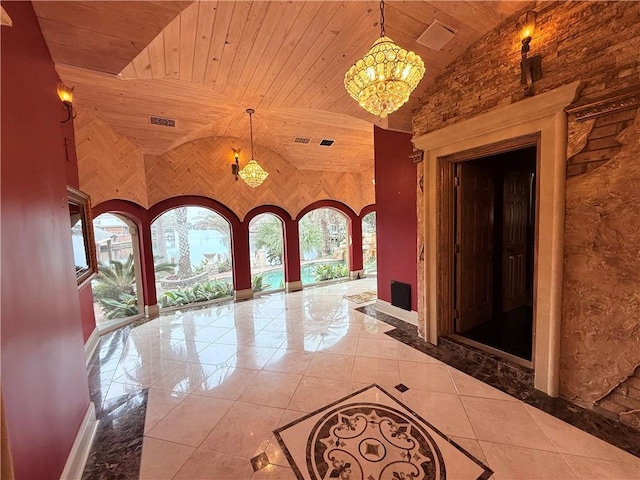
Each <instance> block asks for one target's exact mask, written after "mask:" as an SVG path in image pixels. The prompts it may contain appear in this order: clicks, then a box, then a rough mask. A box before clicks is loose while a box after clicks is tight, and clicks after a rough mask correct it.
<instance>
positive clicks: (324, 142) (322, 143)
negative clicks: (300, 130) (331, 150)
mask: <svg viewBox="0 0 640 480" xmlns="http://www.w3.org/2000/svg"><path fill="white" fill-rule="evenodd" d="M333 142H335V140H327V139H324V140H320V146H321V147H330V146H331V145H333Z"/></svg>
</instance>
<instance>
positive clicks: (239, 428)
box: [200, 402, 284, 464]
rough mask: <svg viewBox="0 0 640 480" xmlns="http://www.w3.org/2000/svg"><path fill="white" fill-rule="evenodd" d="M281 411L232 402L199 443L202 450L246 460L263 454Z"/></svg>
mask: <svg viewBox="0 0 640 480" xmlns="http://www.w3.org/2000/svg"><path fill="white" fill-rule="evenodd" d="M283 413H284V410H283V409H280V408H273V407H266V406H261V407H260V408H256V406H255V405H253V404H249V403H241V402H235V403H234V404H233V405H232V406H231V408H229V410H228V411H227V412H226V413H225V415H224V416H223V417H222V419H221V420H220V421H219V422H218V424H217V425H216V426H215V428H214V429H213V430H212V431H211V433H210V434H209V435H208V436H207V438H206V439H205V440H204V441H203V442H202V445H201V446H200V448H201V449H203V450H209V451H212V452H216V453H223V454H227V455H235V456H238V457H242V458H245V459H246V462H247V463H248V464H249V459H251V458H253V457H255V456H256V455H258V454H260V453H262V452H264V451H265V449H266V448H267V446H268V445H269V442H270V441H271V437H272V432H273V430H274V429H275V428H276V427H277V425H278V422H279V421H280V418H281V417H282V414H283Z"/></svg>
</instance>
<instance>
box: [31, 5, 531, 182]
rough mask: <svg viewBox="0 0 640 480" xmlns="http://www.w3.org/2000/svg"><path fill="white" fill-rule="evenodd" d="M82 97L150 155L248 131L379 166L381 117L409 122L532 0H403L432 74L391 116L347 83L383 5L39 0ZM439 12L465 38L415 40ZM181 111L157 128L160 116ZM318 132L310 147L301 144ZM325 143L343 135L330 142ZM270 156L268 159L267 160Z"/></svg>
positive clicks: (301, 150) (342, 163) (279, 147)
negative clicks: (427, 43)
mask: <svg viewBox="0 0 640 480" xmlns="http://www.w3.org/2000/svg"><path fill="white" fill-rule="evenodd" d="M33 5H34V9H35V11H36V15H37V16H38V20H39V22H40V26H41V28H42V32H43V35H44V38H45V40H46V42H47V44H48V46H49V50H50V52H51V56H52V58H53V60H54V62H55V63H56V68H57V70H58V73H59V75H60V78H61V79H62V80H63V81H64V82H65V83H66V84H68V85H71V86H74V87H75V98H74V106H75V108H76V109H77V110H78V111H79V112H82V111H83V110H84V109H86V110H89V111H91V112H93V113H94V114H95V115H98V116H99V117H100V118H101V119H102V120H104V121H105V122H106V123H107V124H108V125H110V126H111V128H112V129H113V130H114V131H115V132H117V133H119V134H120V135H124V136H126V137H128V138H129V139H130V140H131V141H132V142H133V143H134V144H135V145H137V146H139V147H140V148H141V150H142V151H143V152H144V153H151V154H161V153H164V152H166V151H168V150H170V149H171V148H174V147H176V146H178V145H180V144H182V143H185V142H187V141H191V140H195V139H197V138H202V137H208V136H214V137H237V138H239V139H246V138H247V137H248V136H249V119H248V115H247V114H246V113H245V109H246V108H254V109H255V110H256V113H255V115H254V136H255V141H256V142H257V143H260V144H261V145H264V146H266V147H268V148H270V149H272V150H274V151H276V152H278V153H279V154H280V155H282V156H283V157H284V158H285V159H286V160H288V161H289V162H291V163H292V164H293V165H295V166H296V167H297V168H299V169H310V170H332V171H354V172H355V171H359V170H360V169H362V168H370V167H371V166H372V165H373V127H372V125H373V124H377V125H381V126H384V127H387V128H393V129H397V130H404V131H410V130H411V109H412V108H413V106H414V105H415V103H416V100H417V98H418V97H419V96H420V94H421V93H422V92H423V91H424V90H425V89H426V88H427V86H428V85H429V84H431V83H432V82H433V80H434V79H435V77H436V76H437V75H438V74H439V73H441V72H442V71H443V69H444V68H445V67H446V66H447V65H449V64H450V63H451V62H452V61H453V60H454V59H455V58H457V57H458V56H459V55H461V54H462V52H464V50H465V49H466V48H467V47H468V46H469V45H471V44H472V43H473V42H474V41H476V40H477V39H479V38H480V37H481V36H482V35H484V34H485V33H486V32H487V31H489V30H490V29H492V28H493V27H495V26H496V25H498V24H499V23H500V22H501V21H502V20H504V19H505V18H506V17H507V16H509V15H511V14H512V13H514V12H515V11H517V10H519V9H521V8H523V7H524V6H526V4H524V3H522V2H520V1H487V2H479V1H461V2H454V1H449V2H447V1H443V2H424V1H396V0H388V1H387V2H386V4H385V6H386V8H385V29H386V34H387V36H390V37H391V38H393V39H394V40H395V41H396V42H397V43H398V44H400V45H402V46H403V47H404V48H407V49H410V50H413V51H415V52H416V53H418V54H419V55H420V56H421V57H422V58H423V60H424V61H425V64H426V68H427V73H426V75H425V78H424V79H423V80H422V82H421V84H420V85H419V86H418V88H417V89H416V91H415V92H414V95H413V98H412V100H410V102H409V103H408V104H407V105H405V106H404V107H402V108H401V109H400V110H399V111H397V112H395V113H394V114H392V115H391V116H390V117H389V118H388V119H387V120H385V121H383V120H381V119H379V118H376V117H374V116H372V115H370V114H368V113H367V112H365V111H364V110H363V109H361V108H360V107H359V106H358V104H357V103H356V102H355V101H353V100H352V99H351V98H350V97H349V95H348V94H347V93H346V91H345V89H344V85H343V78H344V73H345V72H346V70H347V69H348V68H349V66H350V65H351V64H352V63H353V62H355V60H357V59H358V58H359V57H361V56H362V55H363V54H364V53H366V51H367V50H368V49H369V48H370V46H371V44H372V43H373V41H374V40H375V39H376V38H377V37H378V35H379V28H380V27H379V15H380V12H379V3H378V2H373V1H344V2H340V1H325V2H317V1H273V2H272V1H248V2H247V1H202V2H188V1H140V2H119V1H70V2H58V1H51V2H49V1H34V2H33ZM434 20H439V21H440V22H441V23H443V24H444V25H446V26H447V27H449V28H451V29H452V30H453V31H455V37H454V38H453V40H452V41H450V42H449V43H448V44H447V45H446V46H445V47H444V48H442V49H441V50H439V51H434V50H431V49H430V48H427V47H424V46H422V45H421V44H418V43H417V42H416V39H417V38H418V37H419V36H420V35H421V34H422V33H423V32H424V31H425V30H426V28H427V27H428V26H429V25H431V24H432V23H433V21H434ZM154 115H155V116H162V117H168V118H171V119H174V120H175V125H176V126H175V128H171V127H165V126H157V125H151V124H150V123H149V116H154ZM296 137H306V138H310V139H311V141H310V143H308V144H299V143H294V138H296ZM322 139H330V140H334V141H335V143H334V144H333V145H332V146H331V147H324V146H320V145H319V142H320V140H322ZM258 160H259V159H258Z"/></svg>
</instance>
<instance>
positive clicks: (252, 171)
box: [238, 108, 269, 188]
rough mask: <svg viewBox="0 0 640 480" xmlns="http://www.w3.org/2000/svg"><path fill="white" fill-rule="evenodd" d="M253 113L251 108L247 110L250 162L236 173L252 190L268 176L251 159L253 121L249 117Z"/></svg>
mask: <svg viewBox="0 0 640 480" xmlns="http://www.w3.org/2000/svg"><path fill="white" fill-rule="evenodd" d="M255 112H256V111H255V110H254V109H253V108H247V113H248V114H249V128H250V131H251V160H249V163H247V164H246V165H245V166H244V168H243V169H242V170H240V171H239V172H238V175H240V178H242V180H244V183H246V184H247V185H249V186H250V187H252V188H256V187H257V186H259V185H261V184H262V182H264V181H265V179H266V178H267V177H268V176H269V174H268V173H267V172H265V171H264V170H263V169H262V167H261V166H260V164H259V163H258V162H256V161H255V160H254V159H253V120H252V117H251V115H253V114H254V113H255Z"/></svg>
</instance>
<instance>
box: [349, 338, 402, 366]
mask: <svg viewBox="0 0 640 480" xmlns="http://www.w3.org/2000/svg"><path fill="white" fill-rule="evenodd" d="M385 337H386V338H382V339H381V338H371V337H363V336H360V338H359V339H358V349H357V350H356V355H357V356H358V357H370V358H388V359H391V360H397V359H398V342H396V341H395V340H393V339H391V338H389V337H387V336H386V335H385Z"/></svg>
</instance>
